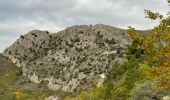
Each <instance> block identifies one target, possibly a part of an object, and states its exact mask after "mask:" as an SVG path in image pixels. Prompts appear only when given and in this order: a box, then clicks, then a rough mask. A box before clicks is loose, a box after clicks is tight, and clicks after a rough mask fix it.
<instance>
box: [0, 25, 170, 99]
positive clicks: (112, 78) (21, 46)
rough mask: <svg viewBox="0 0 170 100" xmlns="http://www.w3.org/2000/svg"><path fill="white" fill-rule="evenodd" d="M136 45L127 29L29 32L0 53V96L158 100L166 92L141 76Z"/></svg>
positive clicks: (91, 27) (98, 27) (101, 27)
mask: <svg viewBox="0 0 170 100" xmlns="http://www.w3.org/2000/svg"><path fill="white" fill-rule="evenodd" d="M138 32H139V33H140V34H145V33H148V32H149V31H138ZM136 46H137V45H136V44H135V42H134V41H133V42H132V40H131V39H130V37H129V34H128V31H127V30H124V29H120V28H116V27H112V26H108V25H103V24H97V25H76V26H72V27H68V28H66V29H65V30H63V31H60V32H58V33H49V32H48V31H41V30H33V31H30V32H28V33H26V34H25V35H21V36H20V37H19V39H17V40H16V41H15V42H14V43H13V44H12V45H11V46H10V47H8V48H7V49H6V50H4V53H3V54H0V80H1V81H0V98H3V100H15V99H16V100H43V99H45V100H60V99H61V100H63V99H64V100H87V99H88V100H126V99H129V100H160V99H161V98H162V97H163V96H166V95H168V94H169V90H162V89H156V87H153V86H156V85H155V84H156V83H157V81H151V80H147V78H146V77H145V75H143V73H141V71H140V69H139V64H140V62H142V55H143V54H142V51H141V50H138V49H136V48H137V47H136ZM0 100H1V99H0Z"/></svg>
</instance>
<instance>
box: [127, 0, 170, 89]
mask: <svg viewBox="0 0 170 100" xmlns="http://www.w3.org/2000/svg"><path fill="white" fill-rule="evenodd" d="M167 1H168V3H169V4H170V0H167ZM145 13H146V18H149V19H151V20H159V21H160V24H159V25H158V26H156V27H154V29H153V30H151V31H150V32H149V33H147V34H140V33H138V32H137V31H136V30H135V29H134V28H132V27H129V34H130V36H131V39H133V41H139V42H138V46H137V49H142V50H143V51H144V54H143V55H144V61H143V62H141V64H140V68H141V70H142V71H143V72H144V73H145V74H146V75H147V77H148V78H149V79H153V80H157V81H158V82H159V85H160V86H161V87H163V88H170V16H169V15H170V13H168V14H167V15H168V16H167V17H165V16H163V15H161V14H160V13H157V12H152V11H150V10H145Z"/></svg>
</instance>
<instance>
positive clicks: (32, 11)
mask: <svg viewBox="0 0 170 100" xmlns="http://www.w3.org/2000/svg"><path fill="white" fill-rule="evenodd" d="M144 9H150V10H154V11H158V12H161V13H163V14H166V13H167V10H168V4H167V2H166V0H0V52H2V51H3V50H4V49H5V48H6V47H8V46H10V45H11V44H12V43H13V42H14V41H15V40H16V39H17V38H18V37H19V36H20V35H21V34H25V33H27V32H28V31H30V30H33V29H40V30H48V31H50V32H57V31H60V30H62V29H64V28H66V27H68V26H72V25H77V24H97V23H102V24H108V25H112V26H115V27H120V28H127V26H129V25H131V26H133V27H135V28H137V29H150V28H152V27H153V26H155V25H157V24H158V22H153V21H148V20H147V19H145V14H144V11H143V10H144Z"/></svg>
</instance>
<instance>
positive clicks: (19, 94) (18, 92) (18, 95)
mask: <svg viewBox="0 0 170 100" xmlns="http://www.w3.org/2000/svg"><path fill="white" fill-rule="evenodd" d="M24 95H25V94H24V93H22V92H20V91H17V92H15V98H16V100H22V97H23V96H24Z"/></svg>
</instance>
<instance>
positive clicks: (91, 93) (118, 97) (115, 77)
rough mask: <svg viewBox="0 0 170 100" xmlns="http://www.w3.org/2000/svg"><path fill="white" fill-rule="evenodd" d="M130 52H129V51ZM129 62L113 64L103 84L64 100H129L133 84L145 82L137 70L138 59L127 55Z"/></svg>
mask: <svg viewBox="0 0 170 100" xmlns="http://www.w3.org/2000/svg"><path fill="white" fill-rule="evenodd" d="M129 52H130V50H129ZM129 55H131V56H129V60H128V61H127V62H125V63H123V64H118V63H116V64H114V65H113V67H112V70H111V73H110V74H109V75H108V77H107V79H106V80H105V82H104V84H103V85H102V86H100V87H93V88H91V89H88V90H86V91H85V90H84V91H82V92H81V93H80V94H79V95H78V96H77V97H75V98H70V97H67V98H66V100H125V99H127V98H130V92H131V90H132V89H133V88H134V86H135V83H136V82H139V81H142V80H145V77H144V76H143V74H142V73H141V71H140V70H139V62H140V61H141V59H140V58H138V59H137V58H135V56H133V55H134V54H130V53H129Z"/></svg>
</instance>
